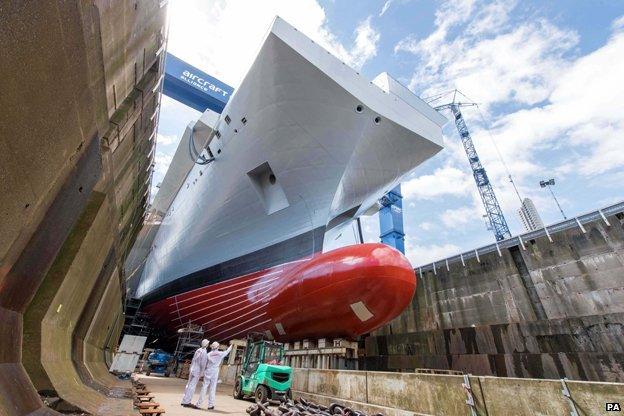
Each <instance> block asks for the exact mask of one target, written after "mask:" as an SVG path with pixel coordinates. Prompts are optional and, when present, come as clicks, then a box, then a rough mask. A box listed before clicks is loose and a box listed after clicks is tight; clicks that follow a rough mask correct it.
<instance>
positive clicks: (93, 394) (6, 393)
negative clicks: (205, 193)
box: [0, 0, 166, 415]
mask: <svg viewBox="0 0 624 416" xmlns="http://www.w3.org/2000/svg"><path fill="white" fill-rule="evenodd" d="M165 4H166V3H162V2H157V1H152V0H139V1H133V2H124V1H110V2H94V1H81V2H67V1H60V0H59V1H54V0H51V1H45V2H39V3H38V4H37V6H36V7H32V5H29V4H23V3H20V2H9V3H7V4H6V6H5V5H3V9H2V13H1V14H0V27H2V30H0V43H1V44H2V45H3V51H4V54H3V59H1V60H0V90H2V94H0V107H2V108H3V111H2V112H0V166H2V175H0V193H1V194H2V198H0V322H2V325H0V340H2V341H1V342H0V414H3V415H4V414H7V415H9V414H10V415H24V414H31V413H36V414H55V413H56V412H54V411H53V410H51V409H49V408H47V407H45V406H44V405H43V402H42V401H41V400H40V398H39V395H38V394H37V393H38V391H41V390H46V391H49V390H53V391H56V393H57V394H58V395H59V396H60V397H61V399H63V400H64V401H65V403H70V404H73V405H75V406H78V407H79V408H81V409H84V410H88V411H89V412H90V413H92V414H107V415H109V414H128V413H130V411H131V409H132V406H131V402H130V400H128V399H125V400H110V399H109V397H108V396H110V395H111V394H112V393H115V392H117V393H119V392H120V391H121V392H122V391H123V390H124V389H125V388H126V387H127V386H129V383H128V382H125V383H120V382H119V380H116V379H114V378H113V377H111V376H110V375H108V374H107V371H106V364H105V360H106V359H107V357H109V356H110V354H111V348H112V347H113V345H114V344H116V341H117V339H118V336H119V333H120V331H121V323H122V320H121V319H120V315H121V313H122V296H123V293H124V291H125V288H124V287H123V285H124V279H123V277H122V276H121V274H120V272H119V270H121V268H120V267H119V266H120V265H121V264H123V261H124V260H125V257H126V255H127V252H128V249H129V247H130V246H131V245H132V242H133V240H134V238H135V236H136V233H137V232H138V229H139V228H140V226H141V223H142V217H143V214H144V210H145V203H146V198H147V189H148V187H149V166H150V165H151V163H152V161H153V146H154V143H155V139H154V136H155V130H156V123H157V121H158V118H157V117H152V115H153V114H154V112H155V111H156V110H157V109H158V94H159V91H158V86H157V81H158V80H159V78H160V75H161V74H162V71H163V65H162V62H161V59H162V55H157V54H156V51H157V50H158V49H159V48H160V47H161V46H163V43H164V38H163V37H164V34H165V32H166V31H165V25H164V24H165V15H166V7H163V6H164V5H165ZM155 87H156V88H155ZM122 143H123V146H120V144H122ZM23 316H25V319H23ZM22 334H23V335H24V340H22ZM23 364H25V367H24V366H23Z"/></svg>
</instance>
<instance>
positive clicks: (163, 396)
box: [138, 374, 253, 416]
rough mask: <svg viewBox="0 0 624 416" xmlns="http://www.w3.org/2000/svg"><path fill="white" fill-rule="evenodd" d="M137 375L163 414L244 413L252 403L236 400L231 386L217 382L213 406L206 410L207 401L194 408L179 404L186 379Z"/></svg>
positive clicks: (169, 415) (196, 396)
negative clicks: (162, 409) (163, 410)
mask: <svg viewBox="0 0 624 416" xmlns="http://www.w3.org/2000/svg"><path fill="white" fill-rule="evenodd" d="M138 377H139V378H140V379H141V381H142V382H143V383H145V385H146V386H147V389H148V390H149V391H150V392H151V393H152V394H153V395H154V396H155V398H154V401H156V402H157V403H160V407H162V408H164V409H165V411H166V413H165V416H177V415H179V416H192V415H195V414H196V415H202V414H203V415H210V414H219V415H246V414H247V413H246V412H245V409H247V408H248V407H249V406H250V405H252V404H253V401H248V400H236V399H234V398H233V397H232V386H230V385H228V384H219V386H218V387H217V398H216V400H215V408H214V409H213V410H206V409H205V407H206V406H207V403H204V409H202V410H196V409H190V408H187V407H182V406H180V401H181V400H182V395H183V394H184V386H185V385H186V380H183V379H181V378H175V377H163V376H160V375H155V376H146V375H144V374H138ZM201 383H202V382H201V381H200V382H199V383H198V384H197V390H196V393H195V396H193V403H196V401H197V399H198V398H199V391H200V388H201Z"/></svg>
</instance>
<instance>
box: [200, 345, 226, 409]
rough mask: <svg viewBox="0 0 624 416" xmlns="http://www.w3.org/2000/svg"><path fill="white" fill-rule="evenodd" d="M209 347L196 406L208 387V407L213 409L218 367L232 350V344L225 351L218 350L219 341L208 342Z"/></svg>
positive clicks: (202, 398)
mask: <svg viewBox="0 0 624 416" xmlns="http://www.w3.org/2000/svg"><path fill="white" fill-rule="evenodd" d="M210 349H211V351H210V352H209V353H208V362H207V363H206V370H205V371H204V384H202V388H201V394H200V395H199V401H198V402H197V407H199V406H201V404H202V403H203V402H204V398H205V397H206V390H207V389H210V391H209V393H208V409H214V402H215V395H216V394H217V383H218V381H219V368H220V367H221V362H222V361H223V359H224V358H225V357H226V356H227V355H228V354H229V353H230V351H232V346H231V345H230V346H229V347H228V349H227V350H225V351H219V343H218V342H213V343H212V344H210Z"/></svg>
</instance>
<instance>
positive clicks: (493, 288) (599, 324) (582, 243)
mask: <svg viewBox="0 0 624 416" xmlns="http://www.w3.org/2000/svg"><path fill="white" fill-rule="evenodd" d="M607 219H608V221H609V225H607V224H606V222H605V221H604V220H603V219H601V218H598V219H596V220H593V221H590V222H589V223H587V224H585V225H584V228H585V232H583V230H581V229H580V228H579V227H574V228H571V229H565V230H563V231H559V232H551V237H552V240H553V241H552V242H550V241H549V239H548V237H547V236H546V235H544V236H541V237H537V238H534V239H529V240H526V241H524V246H525V248H523V247H522V245H520V244H519V242H518V243H517V244H518V245H511V246H510V247H507V248H501V253H500V255H499V254H498V252H497V251H496V250H494V251H491V252H489V253H485V254H481V255H480V256H479V259H477V258H476V257H475V256H474V255H473V256H472V257H471V258H465V259H464V263H465V266H464V265H463V264H462V262H461V261H460V260H459V259H453V261H449V264H448V270H447V268H446V263H445V261H440V262H437V265H436V269H435V271H434V270H433V268H432V267H431V266H428V267H427V268H423V270H422V276H419V277H418V283H419V286H418V288H417V291H416V295H415V297H414V299H413V300H412V303H411V304H410V305H409V307H408V308H407V309H406V310H405V312H404V313H403V314H401V315H400V316H399V317H398V318H396V319H395V320H394V321H392V322H391V323H390V324H389V325H387V326H386V327H384V328H382V329H380V330H378V331H376V332H375V333H374V334H373V335H374V336H373V337H370V338H368V339H367V340H366V354H367V361H366V362H365V365H366V368H367V369H369V370H371V369H372V370H404V371H409V370H411V369H414V368H423V367H425V368H439V369H452V370H460V371H465V372H470V373H473V374H478V375H498V376H511V377H535V378H542V377H544V378H561V377H568V378H571V379H577V380H596V381H618V382H622V381H624V329H623V328H624V278H623V277H624V226H623V224H624V216H622V214H617V213H614V214H613V215H608V216H607ZM515 241H517V240H515Z"/></svg>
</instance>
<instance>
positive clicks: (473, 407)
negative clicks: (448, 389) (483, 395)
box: [462, 374, 478, 416]
mask: <svg viewBox="0 0 624 416" xmlns="http://www.w3.org/2000/svg"><path fill="white" fill-rule="evenodd" d="M462 387H463V388H464V390H465V391H466V395H467V396H468V398H467V399H466V404H467V405H468V407H470V414H471V416H477V415H478V413H477V406H476V405H475V401H474V396H473V395H472V387H470V377H469V374H464V382H463V383H462Z"/></svg>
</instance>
